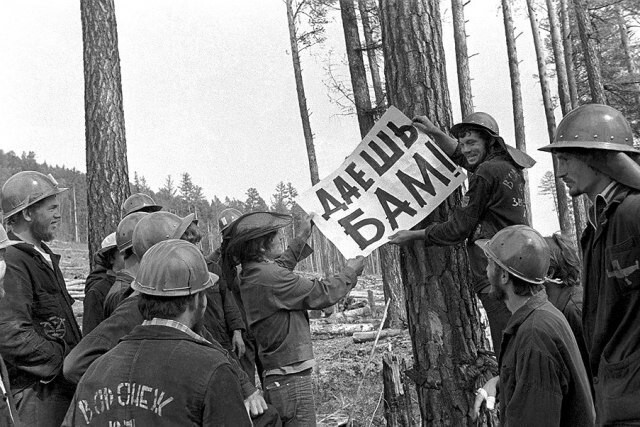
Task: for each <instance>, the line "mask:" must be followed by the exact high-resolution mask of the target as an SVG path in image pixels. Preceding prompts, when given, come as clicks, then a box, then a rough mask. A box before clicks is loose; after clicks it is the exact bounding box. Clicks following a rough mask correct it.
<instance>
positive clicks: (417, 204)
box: [296, 106, 466, 258]
mask: <svg viewBox="0 0 640 427" xmlns="http://www.w3.org/2000/svg"><path fill="white" fill-rule="evenodd" d="M465 178H466V176H465V174H464V172H463V171H462V169H461V168H460V167H458V166H456V165H455V164H454V163H453V162H452V161H451V160H450V159H449V157H447V155H446V154H444V153H443V152H442V150H440V148H439V147H438V146H437V145H436V144H435V143H434V142H433V141H432V140H431V139H430V138H429V137H428V136H427V135H426V134H424V133H421V132H418V130H417V129H416V128H415V127H414V126H413V125H412V122H411V119H409V118H408V117H407V116H405V115H404V114H402V112H400V110H398V109H397V108H395V107H393V106H392V107H389V109H388V110H387V112H386V113H385V114H384V115H383V116H382V117H381V118H380V120H378V122H377V123H376V124H375V125H374V126H373V128H372V129H371V131H370V132H369V133H368V134H367V136H366V137H365V138H364V139H363V140H362V142H360V144H359V145H358V146H357V147H356V149H355V150H354V152H353V153H351V155H350V156H349V157H347V159H346V160H345V161H344V162H343V163H342V165H340V167H339V168H338V169H336V170H335V171H334V172H333V173H332V174H331V175H329V176H328V177H326V178H325V179H323V180H322V181H320V182H319V183H317V184H316V185H314V186H313V187H311V188H310V189H308V190H306V191H305V192H303V193H302V194H301V195H300V196H299V197H298V198H297V199H296V202H297V203H298V204H299V205H300V206H301V207H302V208H303V209H304V210H306V211H307V212H309V213H311V214H312V215H313V221H314V223H315V224H316V226H317V227H318V229H319V230H320V231H321V232H322V234H324V235H325V236H326V237H327V238H328V239H329V240H331V241H332V242H333V244H335V245H336V247H337V248H338V249H339V250H340V252H341V253H342V254H343V255H344V256H345V257H346V258H354V257H356V256H358V255H364V256H366V255H369V254H370V253H371V252H372V251H373V250H374V249H376V248H378V247H380V246H382V245H383V244H385V243H387V241H388V237H389V236H390V235H392V234H394V233H395V232H396V231H398V230H404V229H408V228H411V227H413V226H414V225H416V224H417V223H418V222H420V221H422V220H423V219H424V218H425V217H426V216H427V215H429V214H430V213H431V212H432V211H433V210H434V209H435V208H436V207H437V206H438V205H440V203H442V202H443V201H444V200H445V199H446V198H447V197H448V196H449V195H450V194H451V193H452V192H453V190H455V189H456V188H457V187H458V186H459V185H461V184H462V182H464V180H465Z"/></svg>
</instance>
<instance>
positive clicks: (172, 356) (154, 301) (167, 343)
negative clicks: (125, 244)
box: [64, 239, 252, 426]
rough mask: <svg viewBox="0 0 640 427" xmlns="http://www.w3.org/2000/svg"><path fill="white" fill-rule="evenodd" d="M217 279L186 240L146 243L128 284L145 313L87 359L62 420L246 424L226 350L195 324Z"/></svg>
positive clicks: (78, 423)
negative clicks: (91, 359)
mask: <svg viewBox="0 0 640 427" xmlns="http://www.w3.org/2000/svg"><path fill="white" fill-rule="evenodd" d="M217 279H218V277H217V276H215V275H212V274H210V273H209V272H208V271H207V265H206V262H205V260H204V257H203V256H202V254H201V253H200V251H199V250H198V248H197V247H196V246H194V245H192V244H190V243H188V242H185V241H183V240H175V239H171V240H166V241H164V242H160V243H158V244H157V245H155V246H154V247H152V248H151V249H150V250H149V251H148V252H147V254H146V257H145V258H144V259H143V260H142V262H141V265H140V270H139V273H138V275H137V276H136V280H135V281H134V282H133V284H132V287H133V289H134V290H135V291H137V292H140V294H141V295H140V298H139V302H138V306H139V309H140V312H141V313H142V315H143V317H144V319H145V320H144V322H143V323H142V325H139V326H136V327H135V328H134V329H133V331H131V333H130V334H129V335H127V336H125V337H124V338H123V339H122V340H121V341H120V343H119V344H118V345H116V346H115V347H114V348H113V349H112V350H110V351H109V352H108V353H106V354H105V355H104V356H102V357H100V358H99V359H98V360H96V361H95V363H93V364H92V365H91V367H90V368H89V370H88V371H87V372H86V373H85V375H84V376H83V377H82V379H81V380H80V383H79V384H78V389H77V391H76V394H75V396H74V402H73V405H72V408H71V409H70V411H69V414H68V416H67V419H66V420H65V424H64V425H69V426H85V425H96V426H98V425H100V426H101V425H116V423H117V425H141V426H152V425H153V426H184V425H197V426H209V425H221V426H251V425H252V424H251V420H250V418H249V416H248V414H247V411H246V409H245V407H244V404H243V399H242V391H241V388H240V383H239V382H238V378H237V376H235V374H234V372H233V369H232V368H231V365H230V364H229V361H228V360H227V358H226V356H225V351H224V350H223V349H222V347H220V345H219V344H218V343H216V342H215V341H213V342H210V341H207V340H206V339H205V338H203V337H202V336H200V335H198V334H197V333H196V332H195V330H197V329H198V325H199V324H201V323H202V321H203V318H204V311H205V309H206V305H207V298H206V296H205V294H204V292H203V291H204V290H206V289H207V288H209V287H211V286H213V284H214V282H215V281H216V280H217Z"/></svg>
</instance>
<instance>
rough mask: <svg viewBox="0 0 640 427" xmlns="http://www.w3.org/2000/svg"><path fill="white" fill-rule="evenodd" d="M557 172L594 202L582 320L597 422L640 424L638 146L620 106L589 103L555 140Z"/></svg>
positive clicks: (585, 248) (585, 240)
mask: <svg viewBox="0 0 640 427" xmlns="http://www.w3.org/2000/svg"><path fill="white" fill-rule="evenodd" d="M541 150H543V151H550V152H552V153H553V155H554V156H555V157H556V159H557V160H558V171H557V175H558V176H559V177H560V178H562V180H563V181H564V182H565V184H567V186H568V187H569V194H570V195H571V196H573V197H576V196H579V195H581V194H586V195H587V197H588V198H589V200H591V202H592V208H591V209H589V215H588V219H589V221H588V223H587V226H586V228H585V230H584V232H583V234H582V238H581V240H580V245H581V247H582V269H583V270H582V283H583V287H584V305H583V311H582V326H583V332H584V337H585V341H586V344H587V351H588V352H589V361H590V370H591V376H592V382H593V386H594V389H595V400H596V412H597V415H598V424H599V425H640V404H638V403H639V402H640V150H638V149H636V148H634V147H633V134H632V132H631V127H630V126H629V123H628V122H627V120H626V119H625V118H624V116H623V115H622V113H620V112H619V111H617V110H616V109H614V108H611V107H609V106H607V105H600V104H587V105H583V106H581V107H578V108H576V109H575V110H573V111H571V112H570V113H569V114H567V115H566V116H565V117H564V119H562V122H560V124H559V125H558V129H557V130H556V135H555V139H554V141H553V143H552V144H551V145H548V146H546V147H543V148H541Z"/></svg>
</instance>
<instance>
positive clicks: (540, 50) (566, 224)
mask: <svg viewBox="0 0 640 427" xmlns="http://www.w3.org/2000/svg"><path fill="white" fill-rule="evenodd" d="M527 7H528V9H529V20H530V22H531V33H532V34H533V45H534V47H535V50H536V60H537V63H538V76H539V78H540V88H541V89H542V102H543V104H544V114H545V117H546V119H547V130H548V132H549V140H550V141H553V137H554V135H555V133H556V118H555V115H554V114H553V102H552V101H551V91H550V89H549V78H548V77H547V67H546V58H545V53H544V47H543V46H542V43H541V41H540V33H539V30H538V28H539V27H538V19H537V17H536V13H535V10H534V6H533V0H527ZM552 162H553V176H554V179H555V184H556V198H557V204H558V221H559V222H560V230H561V231H562V233H564V234H570V233H571V229H572V227H573V224H572V223H571V215H570V213H569V197H568V194H567V187H565V185H564V182H563V181H562V180H561V179H560V178H558V175H557V173H556V172H557V170H558V161H557V159H556V157H555V156H552ZM577 236H578V237H579V236H580V234H578V235H577Z"/></svg>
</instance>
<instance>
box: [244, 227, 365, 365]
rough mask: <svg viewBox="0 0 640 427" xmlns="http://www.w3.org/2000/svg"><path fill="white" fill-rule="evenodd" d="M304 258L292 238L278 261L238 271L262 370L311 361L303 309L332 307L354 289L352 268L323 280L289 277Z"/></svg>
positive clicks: (300, 244) (248, 265)
mask: <svg viewBox="0 0 640 427" xmlns="http://www.w3.org/2000/svg"><path fill="white" fill-rule="evenodd" d="M308 254H309V251H307V250H306V243H305V242H304V241H302V240H301V239H298V238H296V239H294V240H293V241H292V242H291V244H290V246H289V247H288V248H287V250H286V251H285V252H284V253H283V254H282V255H281V256H280V257H279V258H278V259H277V260H275V261H262V262H248V263H245V264H243V266H242V272H241V273H240V290H241V292H242V299H243V301H244V304H245V309H246V311H247V320H248V322H249V328H250V329H251V331H252V332H253V335H254V336H255V338H256V341H257V343H258V357H259V359H260V361H261V362H262V365H263V368H264V369H265V371H266V370H270V369H275V368H279V367H283V366H287V365H291V364H294V363H298V362H303V361H306V360H311V359H313V347H312V345H311V331H310V329H309V317H308V315H307V310H319V309H322V308H325V307H329V306H331V305H333V304H335V303H336V302H338V300H339V299H340V298H342V297H344V296H345V295H346V294H347V292H349V291H350V290H351V288H352V287H353V286H355V284H356V281H357V276H356V273H355V271H354V270H352V269H351V268H345V269H344V270H342V272H340V274H336V275H335V276H334V277H333V278H332V279H331V280H326V281H323V280H320V279H314V280H310V279H307V278H305V277H302V276H300V275H298V274H296V273H294V272H293V269H294V268H295V266H296V264H297V263H298V261H300V260H301V259H302V258H301V256H304V255H308Z"/></svg>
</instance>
